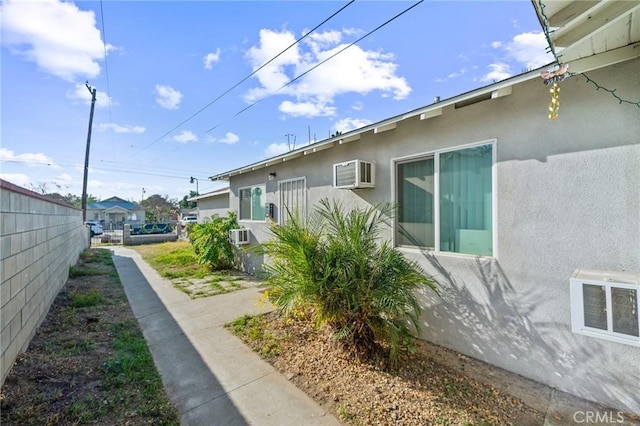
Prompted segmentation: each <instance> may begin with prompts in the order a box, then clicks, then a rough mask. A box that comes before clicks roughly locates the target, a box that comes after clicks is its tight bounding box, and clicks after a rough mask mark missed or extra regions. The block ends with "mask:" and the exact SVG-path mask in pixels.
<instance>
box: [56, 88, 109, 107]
mask: <svg viewBox="0 0 640 426" xmlns="http://www.w3.org/2000/svg"><path fill="white" fill-rule="evenodd" d="M67 98H69V99H72V100H74V101H81V102H82V103H84V104H85V105H91V93H90V92H89V89H87V86H86V85H85V84H84V83H76V85H75V87H74V88H73V90H70V91H68V92H67ZM109 104H111V105H114V103H113V100H112V99H111V98H109V96H108V95H107V92H100V91H97V90H96V108H106V107H108V106H109Z"/></svg>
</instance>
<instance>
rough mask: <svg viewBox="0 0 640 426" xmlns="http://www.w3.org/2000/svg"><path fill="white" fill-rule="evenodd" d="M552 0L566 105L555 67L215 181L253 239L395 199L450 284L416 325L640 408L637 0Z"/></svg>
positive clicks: (546, 24) (526, 371)
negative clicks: (321, 215) (293, 222)
mask: <svg viewBox="0 0 640 426" xmlns="http://www.w3.org/2000/svg"><path fill="white" fill-rule="evenodd" d="M546 3H547V4H546V9H544V13H543V10H542V9H541V7H540V5H541V3H539V2H536V1H534V7H535V10H536V12H537V13H538V16H539V18H540V20H541V22H542V23H543V28H544V29H545V32H549V33H550V31H548V30H549V28H553V29H555V32H553V33H552V34H551V35H550V36H549V40H550V41H551V43H552V47H553V49H554V51H555V53H556V54H557V55H558V57H560V59H562V61H563V63H568V64H569V66H570V68H569V70H570V72H571V73H573V75H572V76H571V77H569V78H567V79H565V80H564V81H561V82H559V83H558V84H559V85H560V86H561V87H562V92H561V95H560V100H561V102H562V108H561V109H560V111H559V116H558V118H557V119H555V120H550V119H549V117H548V113H549V111H548V106H549V104H550V101H551V96H550V87H552V85H545V84H544V83H545V81H544V80H543V78H542V77H541V71H543V70H549V69H551V68H552V67H551V66H549V67H545V68H542V69H538V70H533V71H530V72H526V73H523V74H521V75H517V76H514V77H512V78H509V79H506V80H503V81H500V82H497V83H494V84H491V85H488V86H486V87H481V88H478V89H476V90H473V91H471V92H468V93H464V94H461V95H459V96H455V97H453V98H450V99H445V100H442V101H439V102H436V103H433V104H430V105H427V106H425V107H423V108H420V109H416V110H413V111H409V112H407V113H405V114H402V115H399V116H395V117H391V118H389V119H386V120H383V121H381V122H378V123H375V124H372V125H369V126H366V127H363V128H360V129H357V130H354V131H350V132H346V133H344V134H342V135H338V136H335V137H332V138H329V139H326V140H323V141H320V142H317V143H314V144H312V145H308V146H305V147H301V148H299V149H296V150H293V151H290V152H288V153H286V154H282V155H279V156H276V157H273V158H270V159H267V160H264V161H260V162H257V163H254V164H249V165H246V166H243V167H240V168H237V169H234V170H230V171H226V172H223V173H219V174H216V175H214V176H211V179H212V180H214V181H228V182H229V185H230V186H229V191H230V193H229V197H230V198H229V207H230V209H231V210H234V211H236V212H237V213H238V219H239V222H240V225H241V226H242V227H244V228H247V229H248V230H249V232H250V236H249V238H250V243H251V244H255V243H260V242H263V241H266V240H267V239H269V238H270V237H271V234H270V230H269V226H270V225H269V223H270V221H269V220H268V218H269V217H271V218H272V219H273V220H274V221H275V222H276V223H282V222H283V221H284V220H286V215H285V214H284V213H283V212H285V211H298V212H302V213H303V214H304V213H305V212H308V211H309V210H310V209H312V208H313V206H314V205H316V204H317V203H318V201H319V200H321V199H323V198H329V199H337V200H340V201H341V202H342V204H343V206H345V207H347V208H348V207H350V206H368V205H374V204H376V203H379V202H384V201H392V202H394V203H397V206H398V209H397V213H396V215H395V217H394V218H393V220H392V223H391V225H390V226H389V227H388V228H387V229H386V238H387V239H388V240H390V241H392V243H393V244H394V245H395V246H396V247H397V248H398V249H399V250H401V251H402V252H403V253H404V254H405V256H407V257H408V258H410V259H413V260H415V261H417V262H418V263H419V264H420V265H421V266H422V267H423V268H424V269H425V271H426V272H427V273H428V274H430V275H431V276H433V277H434V279H435V280H436V281H437V283H438V285H439V287H440V289H441V296H439V297H438V296H435V295H433V294H431V293H428V292H427V293H425V294H421V295H420V297H421V304H422V307H423V314H422V318H421V325H422V327H421V334H420V336H419V337H420V338H422V339H425V340H427V341H430V342H433V343H435V344H438V345H442V346H445V347H448V348H451V349H453V350H456V351H458V352H461V353H463V354H466V355H468V356H471V357H474V358H477V359H480V360H483V361H485V362H488V363H490V364H493V365H496V366H499V367H501V368H504V369H506V370H509V371H511V372H515V373H517V374H520V375H522V376H525V377H527V378H530V379H533V380H536V381H539V382H541V383H544V384H547V385H550V386H553V387H555V388H557V389H560V390H562V391H566V392H569V393H571V394H574V395H577V396H579V397H582V398H585V399H589V400H592V401H596V402H599V403H602V404H606V405H608V406H611V407H615V408H618V409H621V410H625V411H627V412H631V413H640V385H639V384H640V331H639V323H640V313H639V311H640V302H639V301H640V297H638V296H639V293H640V104H638V103H637V102H638V101H640V16H639V15H640V2H613V4H612V3H607V2H603V1H596V2H581V1H563V2H546ZM622 3H624V4H622ZM598 22H606V25H605V24H604V23H602V24H601V25H600V26H598V25H595V26H594V23H596V24H597V23H598ZM560 55H561V56H560ZM552 71H553V70H552ZM547 83H552V82H550V81H547ZM263 261H265V259H263V258H262V257H261V256H260V255H258V254H257V253H256V252H255V251H251V250H248V251H246V254H245V255H244V259H243V262H244V266H245V268H246V269H247V270H248V271H254V270H259V269H260V268H261V265H262V262H263Z"/></svg>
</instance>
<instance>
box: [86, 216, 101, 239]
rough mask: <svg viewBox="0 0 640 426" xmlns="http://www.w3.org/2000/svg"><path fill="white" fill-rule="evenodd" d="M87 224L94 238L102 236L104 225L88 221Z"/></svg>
mask: <svg viewBox="0 0 640 426" xmlns="http://www.w3.org/2000/svg"><path fill="white" fill-rule="evenodd" d="M85 224H86V225H87V226H88V227H89V233H90V234H91V236H92V237H93V236H95V235H102V224H101V223H100V222H98V221H97V220H88V221H87V222H86V223H85Z"/></svg>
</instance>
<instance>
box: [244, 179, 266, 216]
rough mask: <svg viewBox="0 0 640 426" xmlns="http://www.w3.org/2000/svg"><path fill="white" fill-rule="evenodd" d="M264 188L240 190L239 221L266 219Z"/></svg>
mask: <svg viewBox="0 0 640 426" xmlns="http://www.w3.org/2000/svg"><path fill="white" fill-rule="evenodd" d="M265 189H266V187H265V185H257V186H251V187H247V188H240V197H239V198H240V214H239V219H240V220H265V219H266V210H265V203H266V191H265Z"/></svg>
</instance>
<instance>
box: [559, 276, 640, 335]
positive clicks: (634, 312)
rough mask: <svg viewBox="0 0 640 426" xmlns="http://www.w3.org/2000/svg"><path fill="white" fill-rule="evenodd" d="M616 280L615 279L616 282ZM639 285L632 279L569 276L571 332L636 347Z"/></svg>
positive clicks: (639, 313)
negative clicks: (570, 277) (595, 278)
mask: <svg viewBox="0 0 640 426" xmlns="http://www.w3.org/2000/svg"><path fill="white" fill-rule="evenodd" d="M617 281H619V282H617ZM639 291H640V286H639V285H638V284H635V283H634V280H632V279H624V277H623V279H618V280H617V279H616V278H605V279H598V280H594V279H582V277H581V276H578V277H574V278H572V279H571V322H572V330H573V331H574V332H575V333H580V334H585V335H588V336H592V337H599V338H602V339H607V340H613V341H616V342H619V343H626V344H631V345H634V346H640V312H639V311H640V303H639V302H640V301H639V300H638V292H639Z"/></svg>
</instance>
